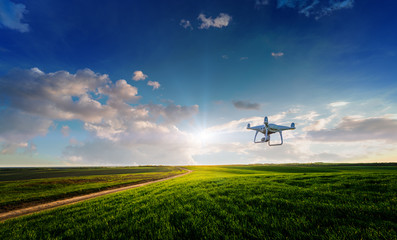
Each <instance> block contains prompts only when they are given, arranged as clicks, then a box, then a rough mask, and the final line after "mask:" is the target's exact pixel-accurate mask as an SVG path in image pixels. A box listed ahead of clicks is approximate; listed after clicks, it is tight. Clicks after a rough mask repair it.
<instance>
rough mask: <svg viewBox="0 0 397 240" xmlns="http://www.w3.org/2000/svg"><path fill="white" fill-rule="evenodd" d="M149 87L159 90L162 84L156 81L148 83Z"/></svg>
mask: <svg viewBox="0 0 397 240" xmlns="http://www.w3.org/2000/svg"><path fill="white" fill-rule="evenodd" d="M147 85H148V86H152V87H153V90H155V89H158V88H159V87H160V83H159V82H156V81H148V82H147Z"/></svg>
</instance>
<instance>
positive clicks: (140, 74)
mask: <svg viewBox="0 0 397 240" xmlns="http://www.w3.org/2000/svg"><path fill="white" fill-rule="evenodd" d="M147 77H148V75H146V74H144V73H143V72H142V71H135V72H134V75H133V76H132V80H134V81H143V80H145V79H146V78H147Z"/></svg>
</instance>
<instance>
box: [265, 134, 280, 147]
mask: <svg viewBox="0 0 397 240" xmlns="http://www.w3.org/2000/svg"><path fill="white" fill-rule="evenodd" d="M278 133H280V139H281V142H280V143H275V144H270V141H268V142H267V145H269V146H270V147H271V146H280V145H283V134H282V133H281V131H280V132H278ZM269 140H270V139H269Z"/></svg>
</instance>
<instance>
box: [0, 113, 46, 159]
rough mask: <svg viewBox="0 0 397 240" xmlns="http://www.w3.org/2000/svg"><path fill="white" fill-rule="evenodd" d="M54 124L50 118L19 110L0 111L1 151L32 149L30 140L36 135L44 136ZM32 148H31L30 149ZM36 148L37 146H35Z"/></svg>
mask: <svg viewBox="0 0 397 240" xmlns="http://www.w3.org/2000/svg"><path fill="white" fill-rule="evenodd" d="M52 124H53V122H52V121H51V120H49V119H45V118H41V117H37V116H34V115H31V114H29V113H24V112H20V111H17V110H11V109H3V110H1V111H0V143H2V146H1V147H0V149H1V151H0V152H1V153H3V154H11V153H15V152H16V151H17V150H18V149H22V150H23V151H30V150H32V148H31V147H32V146H35V145H32V143H29V141H30V140H31V139H32V138H34V137H36V136H44V135H46V134H47V132H48V128H49V127H50V126H51V125H52ZM29 148H30V150H29ZM34 149H35V147H34Z"/></svg>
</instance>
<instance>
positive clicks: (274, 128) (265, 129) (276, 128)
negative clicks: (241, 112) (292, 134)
mask: <svg viewBox="0 0 397 240" xmlns="http://www.w3.org/2000/svg"><path fill="white" fill-rule="evenodd" d="M247 129H251V130H254V131H256V133H255V137H254V143H266V142H267V144H268V145H269V146H279V145H282V144H283V134H282V133H281V132H282V131H285V130H294V129H295V123H291V127H287V126H280V125H276V124H269V121H268V119H267V117H265V121H264V124H263V125H259V126H255V127H251V125H250V124H249V123H248V125H247ZM258 132H260V133H263V134H264V135H265V136H264V137H263V138H261V140H260V141H257V140H256V136H257V135H258ZM277 132H278V133H279V134H280V138H281V143H277V144H271V143H270V134H273V133H277Z"/></svg>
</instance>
